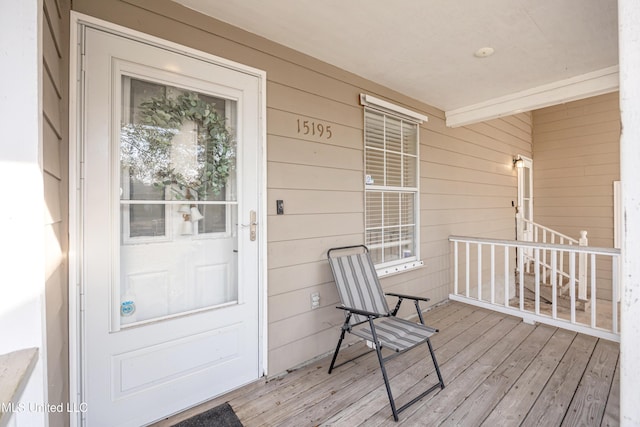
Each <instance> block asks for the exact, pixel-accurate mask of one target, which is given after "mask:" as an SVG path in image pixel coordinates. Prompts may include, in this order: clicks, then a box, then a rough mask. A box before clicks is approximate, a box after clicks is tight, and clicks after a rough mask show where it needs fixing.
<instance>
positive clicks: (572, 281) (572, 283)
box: [569, 252, 576, 323]
mask: <svg viewBox="0 0 640 427" xmlns="http://www.w3.org/2000/svg"><path fill="white" fill-rule="evenodd" d="M569 297H570V298H571V323H576V253H575V252H569Z"/></svg>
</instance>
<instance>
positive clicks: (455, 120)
mask: <svg viewBox="0 0 640 427" xmlns="http://www.w3.org/2000/svg"><path fill="white" fill-rule="evenodd" d="M618 87H619V75H618V66H617V65H615V66H613V67H608V68H603V69H601V70H597V71H593V72H590V73H587V74H582V75H579V76H575V77H571V78H569V79H565V80H560V81H557V82H554V83H549V84H545V85H542V86H538V87H534V88H532V89H527V90H524V91H521V92H516V93H512V94H510V95H505V96H501V97H499V98H494V99H491V100H488V101H484V102H480V103H478V104H473V105H469V106H466V107H462V108H457V109H455V110H450V111H446V112H445V116H446V120H447V126H448V127H459V126H465V125H470V124H474V123H479V122H483V121H487V120H491V119H496V118H498V117H504V116H510V115H512V114H517V113H522V112H523V111H531V110H536V109H538V108H544V107H548V106H551V105H557V104H562V103H565V102H570V101H577V100H579V99H584V98H589V97H592V96H597V95H603V94H605V93H610V92H615V91H616V90H618Z"/></svg>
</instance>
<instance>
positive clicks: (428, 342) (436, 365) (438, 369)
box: [427, 338, 444, 389]
mask: <svg viewBox="0 0 640 427" xmlns="http://www.w3.org/2000/svg"><path fill="white" fill-rule="evenodd" d="M427 345H428V346H429V353H431V359H432V360H433V366H435V368H436V374H438V380H439V381H440V388H441V389H443V388H444V380H443V379H442V374H441V373H440V366H438V361H437V360H436V354H435V353H434V352H433V347H432V346H431V340H430V339H429V338H427Z"/></svg>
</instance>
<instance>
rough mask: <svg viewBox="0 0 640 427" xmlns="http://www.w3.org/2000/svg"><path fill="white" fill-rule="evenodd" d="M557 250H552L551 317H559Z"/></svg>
mask: <svg viewBox="0 0 640 427" xmlns="http://www.w3.org/2000/svg"><path fill="white" fill-rule="evenodd" d="M556 252H557V251H556V250H555V249H552V250H551V253H550V255H551V317H553V318H554V319H557V318H558V282H557V276H556V274H557V265H556V264H557V259H556Z"/></svg>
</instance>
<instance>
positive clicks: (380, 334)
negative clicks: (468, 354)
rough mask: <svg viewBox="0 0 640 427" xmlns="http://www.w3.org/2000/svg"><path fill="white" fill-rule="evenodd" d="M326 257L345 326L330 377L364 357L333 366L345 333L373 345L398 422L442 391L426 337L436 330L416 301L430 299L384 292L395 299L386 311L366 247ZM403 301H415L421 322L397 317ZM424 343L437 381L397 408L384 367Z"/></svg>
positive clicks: (334, 250) (337, 251)
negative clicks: (336, 369) (400, 416)
mask: <svg viewBox="0 0 640 427" xmlns="http://www.w3.org/2000/svg"><path fill="white" fill-rule="evenodd" d="M327 258H328V259H329V264H330V265H331V270H332V272H333V277H334V279H335V282H336V286H337V288H338V294H339V295H340V301H341V303H342V307H336V308H338V309H341V310H344V311H345V315H346V317H345V321H344V324H343V325H342V331H341V333H340V339H339V340H338V345H337V346H336V351H335V353H334V354H333V360H331V366H330V367H329V374H331V371H332V370H333V369H334V367H337V366H341V365H343V364H345V363H347V362H350V361H351V360H354V359H356V358H358V357H361V356H363V355H364V354H366V353H364V354H361V355H359V356H356V357H355V358H353V359H350V360H348V361H346V362H343V363H341V364H340V365H337V366H334V365H335V362H336V358H337V357H338V352H339V351H340V345H341V344H342V340H343V339H344V336H345V333H347V332H349V333H351V334H354V335H356V336H358V337H360V338H363V339H365V340H367V341H369V342H370V343H372V346H373V347H374V348H375V350H376V353H377V354H378V361H379V362H380V369H381V370H382V377H383V379H384V385H385V387H386V388H387V395H388V396H389V404H390V405H391V411H392V412H393V419H394V420H395V421H398V414H399V413H400V412H401V411H403V410H405V409H406V408H408V407H409V406H411V405H412V404H414V403H416V402H417V401H419V400H420V399H422V398H423V397H424V396H426V395H427V394H429V393H431V392H432V391H434V390H436V389H438V388H441V389H443V388H444V381H443V380H442V375H441V374H440V367H439V366H438V362H437V360H436V356H435V354H434V352H433V347H432V346H431V341H430V340H429V337H431V336H432V335H433V334H435V333H436V332H438V330H437V329H434V328H430V327H428V326H425V324H424V319H423V317H422V312H421V311H420V304H419V302H420V301H429V298H421V297H413V296H408V295H402V294H396V293H387V294H386V295H389V296H393V297H396V298H398V302H397V304H396V306H395V308H394V309H393V310H389V306H388V305H387V301H386V299H385V294H384V293H383V292H382V287H381V286H380V282H379V281H378V275H377V274H376V270H375V268H374V266H373V262H372V261H371V257H370V256H369V249H368V248H367V247H366V246H364V245H356V246H344V247H339V248H332V249H329V251H328V252H327ZM404 299H410V300H413V301H414V304H415V306H416V310H417V311H418V318H419V319H420V323H413V322H409V321H407V320H404V319H401V318H398V317H396V314H397V313H398V310H399V309H400V304H401V303H402V301H403V300H404ZM425 342H426V343H427V345H428V346H429V352H430V353H431V359H432V360H433V365H434V366H435V369H436V373H437V374H438V380H439V382H438V384H435V385H433V386H431V387H430V388H429V389H428V390H426V391H425V392H423V393H421V394H420V395H419V396H417V397H416V398H414V399H413V400H411V401H410V402H409V403H407V404H406V405H404V406H402V407H400V408H398V409H396V404H395V401H394V399H393V395H392V394H391V387H390V385H389V378H388V375H387V370H386V369H385V366H384V364H385V362H386V361H387V360H389V359H391V358H393V357H395V356H398V355H399V354H401V353H404V352H405V351H407V350H410V349H412V348H414V347H416V346H418V345H420V344H423V343H425ZM382 348H387V349H390V350H392V351H393V352H394V353H392V354H391V355H390V356H387V357H386V358H385V357H383V356H382ZM367 353H368V352H367Z"/></svg>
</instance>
